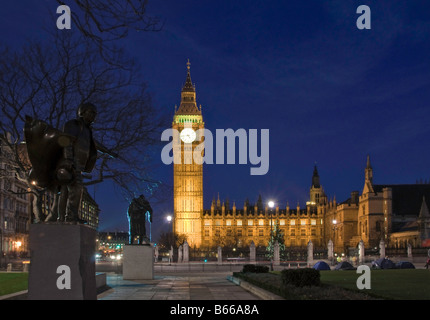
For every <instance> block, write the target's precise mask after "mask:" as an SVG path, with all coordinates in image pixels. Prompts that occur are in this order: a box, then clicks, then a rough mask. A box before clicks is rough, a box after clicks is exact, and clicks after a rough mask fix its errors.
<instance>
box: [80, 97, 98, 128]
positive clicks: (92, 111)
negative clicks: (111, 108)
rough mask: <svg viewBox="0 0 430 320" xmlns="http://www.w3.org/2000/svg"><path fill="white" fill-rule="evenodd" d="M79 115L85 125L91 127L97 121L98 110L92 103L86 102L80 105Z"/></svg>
mask: <svg viewBox="0 0 430 320" xmlns="http://www.w3.org/2000/svg"><path fill="white" fill-rule="evenodd" d="M77 114H78V117H79V118H81V119H82V120H83V121H84V123H85V124H87V125H90V124H91V123H93V122H94V120H95V119H96V115H97V108H96V106H95V105H93V104H92V103H90V102H84V103H81V104H80V105H79V107H78V111H77Z"/></svg>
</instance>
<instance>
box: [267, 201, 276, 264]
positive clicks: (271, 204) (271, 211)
mask: <svg viewBox="0 0 430 320" xmlns="http://www.w3.org/2000/svg"><path fill="white" fill-rule="evenodd" d="M267 205H268V206H269V213H270V238H271V239H270V241H272V246H273V236H274V235H273V227H272V216H273V207H274V206H275V202H273V201H272V200H270V201H269V202H268V203H267ZM270 270H271V271H273V254H272V256H271V258H270Z"/></svg>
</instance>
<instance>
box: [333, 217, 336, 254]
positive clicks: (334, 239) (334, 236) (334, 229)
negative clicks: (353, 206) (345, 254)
mask: <svg viewBox="0 0 430 320" xmlns="http://www.w3.org/2000/svg"><path fill="white" fill-rule="evenodd" d="M332 224H333V247H334V248H336V224H337V220H336V219H333V221H332Z"/></svg>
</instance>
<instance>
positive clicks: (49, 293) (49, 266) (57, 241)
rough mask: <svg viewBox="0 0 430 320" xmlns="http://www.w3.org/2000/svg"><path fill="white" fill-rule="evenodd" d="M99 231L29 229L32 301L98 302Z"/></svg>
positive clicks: (58, 226) (68, 226) (64, 226)
mask: <svg viewBox="0 0 430 320" xmlns="http://www.w3.org/2000/svg"><path fill="white" fill-rule="evenodd" d="M96 233H97V232H96V230H94V229H91V228H90V227H88V226H86V225H73V224H57V223H52V224H32V225H31V226H30V235H29V246H30V256H31V258H30V270H29V276H28V299H30V300H95V299H97V291H96V278H95V277H96V272H95V247H96Z"/></svg>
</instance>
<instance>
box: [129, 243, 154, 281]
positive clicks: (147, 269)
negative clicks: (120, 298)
mask: <svg viewBox="0 0 430 320" xmlns="http://www.w3.org/2000/svg"><path fill="white" fill-rule="evenodd" d="M122 277H123V279H124V280H148V279H149V280H152V279H154V248H153V247H152V246H151V245H125V246H124V251H123V264H122Z"/></svg>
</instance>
